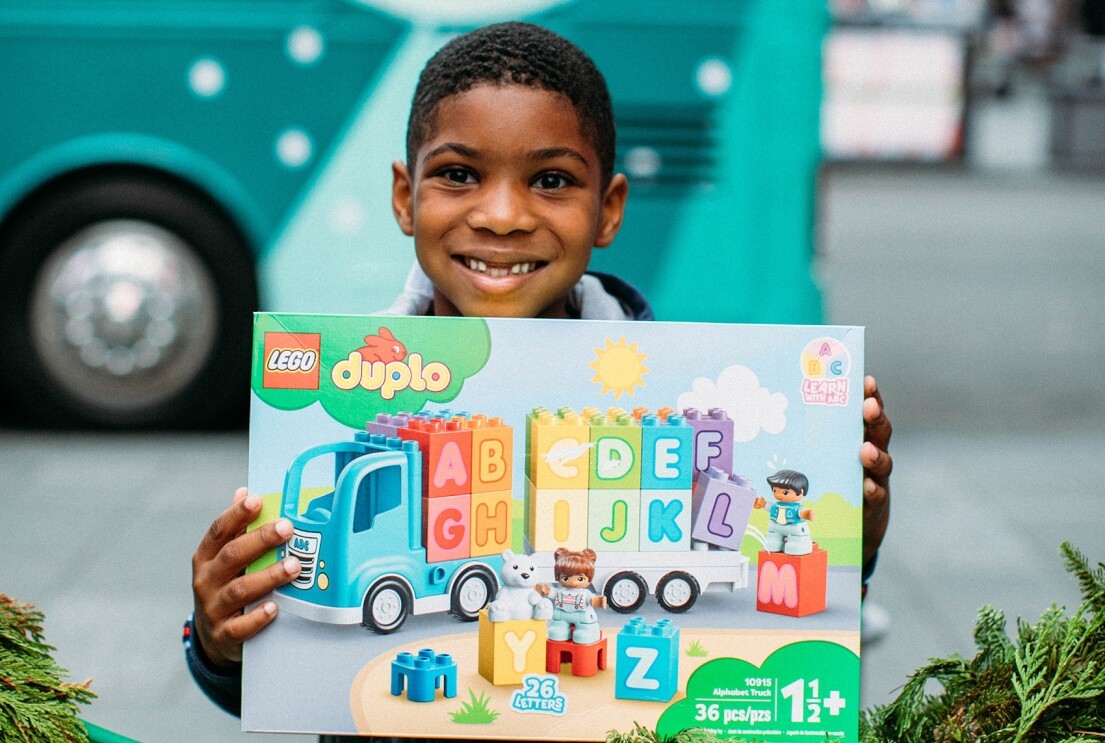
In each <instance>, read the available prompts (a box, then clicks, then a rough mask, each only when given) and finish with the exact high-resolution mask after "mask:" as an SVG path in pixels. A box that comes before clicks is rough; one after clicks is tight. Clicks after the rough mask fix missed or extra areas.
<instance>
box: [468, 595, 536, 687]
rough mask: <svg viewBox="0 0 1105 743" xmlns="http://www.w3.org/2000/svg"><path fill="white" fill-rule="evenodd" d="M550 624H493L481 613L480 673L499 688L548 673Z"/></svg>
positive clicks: (532, 621)
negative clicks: (546, 644)
mask: <svg viewBox="0 0 1105 743" xmlns="http://www.w3.org/2000/svg"><path fill="white" fill-rule="evenodd" d="M548 635H549V631H548V624H547V623H546V622H545V621H544V620H543V619H511V620H508V621H506V622H492V621H491V620H490V619H488V618H487V609H484V610H483V611H481V612H480V636H479V664H478V665H479V671H480V675H481V676H483V677H484V678H485V679H487V680H488V681H490V682H491V683H492V684H495V685H496V686H509V685H521V683H522V677H523V676H525V675H526V674H527V673H544V672H545V643H546V641H547V640H548Z"/></svg>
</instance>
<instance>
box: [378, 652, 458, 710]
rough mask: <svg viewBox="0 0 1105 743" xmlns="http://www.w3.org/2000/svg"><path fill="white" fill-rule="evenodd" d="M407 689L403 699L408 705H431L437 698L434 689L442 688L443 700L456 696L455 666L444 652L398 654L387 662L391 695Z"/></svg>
mask: <svg viewBox="0 0 1105 743" xmlns="http://www.w3.org/2000/svg"><path fill="white" fill-rule="evenodd" d="M404 683H405V684H406V687H407V700H408V701H411V702H432V701H434V699H436V698H437V691H436V690H437V689H440V688H441V687H442V686H444V687H445V696H446V697H455V696H456V695H457V664H456V662H455V661H454V660H453V656H451V655H449V654H448V653H435V652H434V651H433V650H431V649H429V648H423V649H422V650H419V651H418V655H412V654H411V653H406V652H404V653H399V654H398V655H396V656H395V660H393V661H392V662H391V694H392V696H396V697H397V696H399V695H400V694H402V693H403V686H404Z"/></svg>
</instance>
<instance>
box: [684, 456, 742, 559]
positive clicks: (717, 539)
mask: <svg viewBox="0 0 1105 743" xmlns="http://www.w3.org/2000/svg"><path fill="white" fill-rule="evenodd" d="M755 500H756V491H755V490H753V489H752V483H751V482H749V481H748V480H746V479H745V478H743V477H741V476H740V475H727V474H726V473H725V472H722V471H721V470H719V469H717V468H715V467H711V468H710V469H708V470H707V471H706V472H700V473H699V474H698V479H697V480H696V481H695V484H694V492H693V493H692V494H691V513H692V514H693V518H694V526H693V527H692V528H691V538H692V539H697V540H699V541H702V542H708V543H709V544H716V545H717V546H718V547H726V548H728V549H732V550H739V549H740V548H741V540H742V539H744V530H745V529H746V528H747V527H748V519H749V518H750V517H751V516H752V504H753V503H754V502H755Z"/></svg>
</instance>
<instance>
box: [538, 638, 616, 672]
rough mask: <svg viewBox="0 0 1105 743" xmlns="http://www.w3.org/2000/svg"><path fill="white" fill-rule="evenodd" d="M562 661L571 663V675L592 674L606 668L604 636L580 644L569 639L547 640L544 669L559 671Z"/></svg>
mask: <svg viewBox="0 0 1105 743" xmlns="http://www.w3.org/2000/svg"><path fill="white" fill-rule="evenodd" d="M563 663H571V664H572V675H573V676H594V675H595V674H597V673H598V672H599V671H605V670H606V638H605V637H602V638H599V641H598V642H592V643H590V644H588V645H580V644H579V643H578V642H572V641H571V640H549V641H548V642H547V643H545V670H546V671H548V672H549V673H560V666H561V664H563Z"/></svg>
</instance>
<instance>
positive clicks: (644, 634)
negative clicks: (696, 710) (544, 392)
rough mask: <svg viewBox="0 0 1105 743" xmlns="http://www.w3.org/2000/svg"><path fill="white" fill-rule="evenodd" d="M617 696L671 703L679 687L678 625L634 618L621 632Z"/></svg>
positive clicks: (618, 653)
mask: <svg viewBox="0 0 1105 743" xmlns="http://www.w3.org/2000/svg"><path fill="white" fill-rule="evenodd" d="M614 667H615V674H616V675H615V679H614V697H615V698H617V699H637V700H641V701H645V702H668V701H671V698H672V697H673V696H675V692H676V691H678V690H679V628H678V627H676V626H675V625H674V624H672V623H671V620H670V619H659V620H657V621H656V624H652V625H650V624H646V623H645V620H644V618H642V617H633V618H632V619H630V620H629V622H628V623H627V624H626V625H625V626H624V627H622V631H621V632H619V633H618V648H617V656H616V660H615V665H614Z"/></svg>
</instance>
